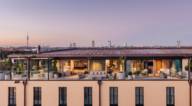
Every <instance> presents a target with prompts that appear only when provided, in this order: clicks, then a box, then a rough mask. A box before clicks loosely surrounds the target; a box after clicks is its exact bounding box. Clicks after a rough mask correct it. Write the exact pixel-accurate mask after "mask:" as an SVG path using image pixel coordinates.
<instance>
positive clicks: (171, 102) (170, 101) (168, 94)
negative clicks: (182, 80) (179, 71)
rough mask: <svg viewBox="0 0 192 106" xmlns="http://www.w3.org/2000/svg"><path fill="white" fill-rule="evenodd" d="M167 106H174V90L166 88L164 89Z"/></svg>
mask: <svg viewBox="0 0 192 106" xmlns="http://www.w3.org/2000/svg"><path fill="white" fill-rule="evenodd" d="M166 98H167V99H166V101H167V106H175V88H174V87H167V89H166Z"/></svg>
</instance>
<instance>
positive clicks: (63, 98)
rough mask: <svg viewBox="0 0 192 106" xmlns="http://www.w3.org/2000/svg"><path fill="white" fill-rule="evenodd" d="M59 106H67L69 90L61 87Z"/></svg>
mask: <svg viewBox="0 0 192 106" xmlns="http://www.w3.org/2000/svg"><path fill="white" fill-rule="evenodd" d="M59 106H67V88H66V87H59Z"/></svg>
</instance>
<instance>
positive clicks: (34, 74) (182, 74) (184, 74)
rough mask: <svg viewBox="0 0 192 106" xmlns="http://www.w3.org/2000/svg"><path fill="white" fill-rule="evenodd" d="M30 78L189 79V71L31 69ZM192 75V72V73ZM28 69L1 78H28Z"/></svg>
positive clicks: (6, 72) (1, 74)
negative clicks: (80, 71)
mask: <svg viewBox="0 0 192 106" xmlns="http://www.w3.org/2000/svg"><path fill="white" fill-rule="evenodd" d="M29 75H30V76H29V78H30V80H153V79H169V80H171V79H174V80H177V79H186V80H187V79H188V71H179V72H170V73H165V72H159V73H150V74H148V73H147V74H146V73H145V74H144V73H132V72H110V73H109V72H108V73H107V72H105V71H86V72H84V73H74V72H72V71H68V72H57V71H49V72H48V71H44V70H38V71H30V74H29ZM191 75H192V73H191ZM27 78H28V77H27V70H24V71H22V72H18V71H0V80H26V79H27Z"/></svg>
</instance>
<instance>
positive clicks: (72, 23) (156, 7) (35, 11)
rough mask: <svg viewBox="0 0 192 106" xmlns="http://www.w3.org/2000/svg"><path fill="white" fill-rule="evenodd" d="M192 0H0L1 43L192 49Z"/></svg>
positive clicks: (7, 44)
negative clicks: (27, 42) (189, 46)
mask: <svg viewBox="0 0 192 106" xmlns="http://www.w3.org/2000/svg"><path fill="white" fill-rule="evenodd" d="M191 11H192V2H191V1H177V0H174V1H172V0H170V1H167V0H161V1H156V0H155V1H154V0H146V1H145V2H143V1H142V0H141V1H139V0H138V1H134V2H133V1H115V0H105V1H96V0H95V1H90V0H82V1H81V2H80V1H75V0H70V1H55V0H41V1H39V0H31V1H25V0H14V1H12V0H2V1H0V13H1V14H0V45H1V46H24V45H26V33H27V32H29V36H30V45H33V46H36V45H39V44H40V45H50V46H68V45H69V43H70V42H76V43H77V44H78V45H79V46H90V44H91V40H95V41H96V44H97V45H98V46H104V45H107V41H108V40H111V41H112V42H113V44H114V45H116V46H117V45H124V44H125V43H126V42H127V44H128V45H149V46H152V45H175V44H176V41H177V40H181V43H182V45H192V42H191V39H192V30H191V29H192V20H191V19H192V14H191Z"/></svg>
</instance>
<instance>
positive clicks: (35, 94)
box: [33, 87, 41, 106]
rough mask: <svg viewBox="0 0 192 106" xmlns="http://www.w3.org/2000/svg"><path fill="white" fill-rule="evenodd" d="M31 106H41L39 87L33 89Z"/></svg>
mask: <svg viewBox="0 0 192 106" xmlns="http://www.w3.org/2000/svg"><path fill="white" fill-rule="evenodd" d="M33 104H34V105H33V106H41V87H34V88H33Z"/></svg>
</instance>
